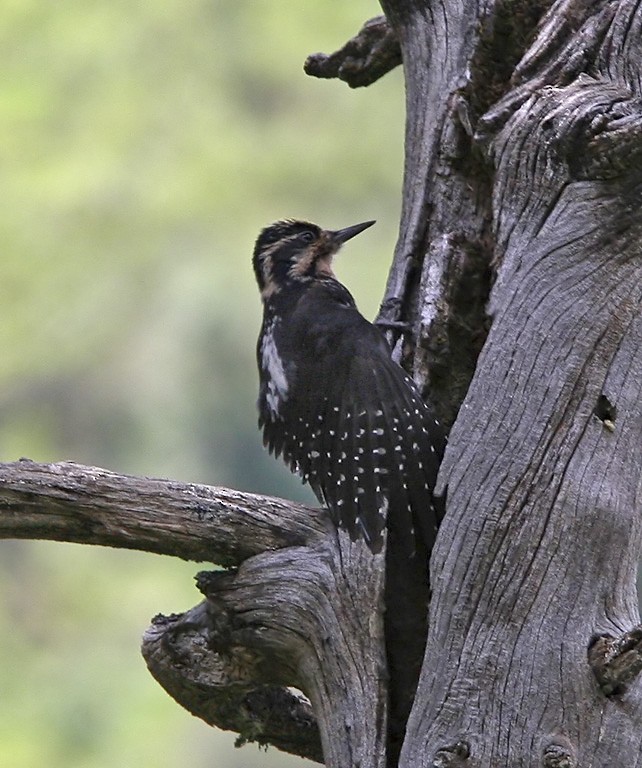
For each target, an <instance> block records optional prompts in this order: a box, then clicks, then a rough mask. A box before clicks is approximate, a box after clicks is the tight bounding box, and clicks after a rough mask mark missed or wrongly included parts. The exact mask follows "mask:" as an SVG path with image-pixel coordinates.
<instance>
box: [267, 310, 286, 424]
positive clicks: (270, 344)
mask: <svg viewBox="0 0 642 768" xmlns="http://www.w3.org/2000/svg"><path fill="white" fill-rule="evenodd" d="M275 327H276V320H272V322H271V323H270V325H268V327H267V328H266V329H265V333H264V335H263V340H262V342H261V366H262V368H263V370H264V372H265V374H266V376H267V391H266V394H265V402H266V404H267V407H268V409H269V411H270V413H271V414H272V416H273V417H278V416H279V415H280V408H281V404H282V403H283V402H285V400H287V399H288V389H289V385H288V380H287V377H286V375H285V368H284V367H283V360H282V359H281V356H280V355H279V352H278V349H277V346H276V342H275V341H274V329H275Z"/></svg>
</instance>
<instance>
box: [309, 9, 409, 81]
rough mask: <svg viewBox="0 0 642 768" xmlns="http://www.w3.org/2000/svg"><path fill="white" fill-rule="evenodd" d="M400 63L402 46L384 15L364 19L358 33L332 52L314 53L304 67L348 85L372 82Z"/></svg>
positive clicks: (314, 75) (312, 73) (315, 75)
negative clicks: (364, 21) (367, 19)
mask: <svg viewBox="0 0 642 768" xmlns="http://www.w3.org/2000/svg"><path fill="white" fill-rule="evenodd" d="M399 64H401V48H400V46H399V41H398V40H397V36H396V35H395V32H394V30H393V29H392V27H390V25H389V24H388V21H387V19H386V17H385V16H377V17H376V18H374V19H370V20H369V21H366V23H365V24H364V25H363V27H361V29H360V30H359V32H358V33H357V34H356V35H355V36H354V37H353V38H351V39H350V40H348V42H347V43H346V44H345V45H344V46H343V47H342V48H340V49H339V50H338V51H335V52H334V53H331V54H329V55H328V54H326V53H313V54H311V55H310V56H308V58H307V60H306V62H305V64H304V65H303V69H304V71H305V73H306V74H307V75H311V76H312V77H320V78H326V79H331V78H338V79H339V80H343V81H344V82H345V83H347V84H348V85H349V86H350V87H351V88H360V87H364V86H367V85H372V83H374V82H375V81H376V80H379V78H380V77H383V76H384V75H385V74H387V73H388V72H390V70H391V69H394V68H395V67H397V66H399Z"/></svg>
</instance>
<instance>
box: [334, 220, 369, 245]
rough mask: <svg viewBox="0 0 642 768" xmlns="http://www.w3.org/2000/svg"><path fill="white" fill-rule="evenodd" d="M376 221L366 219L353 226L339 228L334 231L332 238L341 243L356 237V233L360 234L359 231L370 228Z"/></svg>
mask: <svg viewBox="0 0 642 768" xmlns="http://www.w3.org/2000/svg"><path fill="white" fill-rule="evenodd" d="M374 223H375V222H374V221H364V222H363V224H354V225H353V226H352V227H346V228H345V229H337V230H336V231H335V232H333V233H332V239H333V240H334V241H335V242H336V243H339V244H340V245H341V244H342V243H345V242H346V241H347V240H350V239H352V238H353V237H355V235H358V234H359V232H363V230H364V229H368V227H371V226H372V225H373V224H374Z"/></svg>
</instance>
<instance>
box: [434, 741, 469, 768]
mask: <svg viewBox="0 0 642 768" xmlns="http://www.w3.org/2000/svg"><path fill="white" fill-rule="evenodd" d="M469 757H470V744H469V743H468V742H467V741H458V742H456V743H455V744H451V745H449V746H447V747H441V749H438V750H437V751H436V752H435V756H434V757H433V761H432V768H459V766H463V765H464V762H465V761H466V760H467V759H468V758H469Z"/></svg>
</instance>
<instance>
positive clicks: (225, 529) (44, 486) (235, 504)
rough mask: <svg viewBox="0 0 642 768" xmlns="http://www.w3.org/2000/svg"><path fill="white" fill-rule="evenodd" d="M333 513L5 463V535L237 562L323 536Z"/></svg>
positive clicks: (79, 468)
mask: <svg viewBox="0 0 642 768" xmlns="http://www.w3.org/2000/svg"><path fill="white" fill-rule="evenodd" d="M330 530H331V525H330V521H329V518H328V515H327V512H326V511H325V510H322V509H314V508H311V507H306V506H304V505H302V504H297V503H295V502H290V501H285V500H283V499H275V498H272V497H268V496H260V495H258V494H253V493H244V492H242V491H235V490H232V489H229V488H212V487H210V486H206V485H197V484H195V483H179V482H176V481H173V480H160V479H152V478H146V477H131V476H129V475H119V474H116V473H115V472H109V471H108V470H106V469H101V468H99V467H87V466H83V465H82V464H75V463H73V462H68V461H65V462H59V463H57V464H37V463H35V462H32V461H28V460H26V459H22V460H21V461H16V462H12V463H7V464H0V538H13V539H51V540H54V541H72V542H77V543H80V544H102V545H104V546H111V547H121V548H124V549H140V550H144V551H146V552H156V553H157V554H163V555H172V556H174V557H180V558H182V559H183V560H193V561H195V562H209V563H215V564H217V565H224V566H229V565H237V564H238V563H240V562H242V561H243V560H245V559H246V558H247V557H249V556H251V555H254V554H256V553H258V552H264V551H266V550H272V549H279V548H281V547H287V546H297V545H301V544H303V543H306V542H310V543H313V542H316V541H319V540H321V539H322V538H323V537H324V536H326V535H327V534H328V532H329V531H330Z"/></svg>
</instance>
